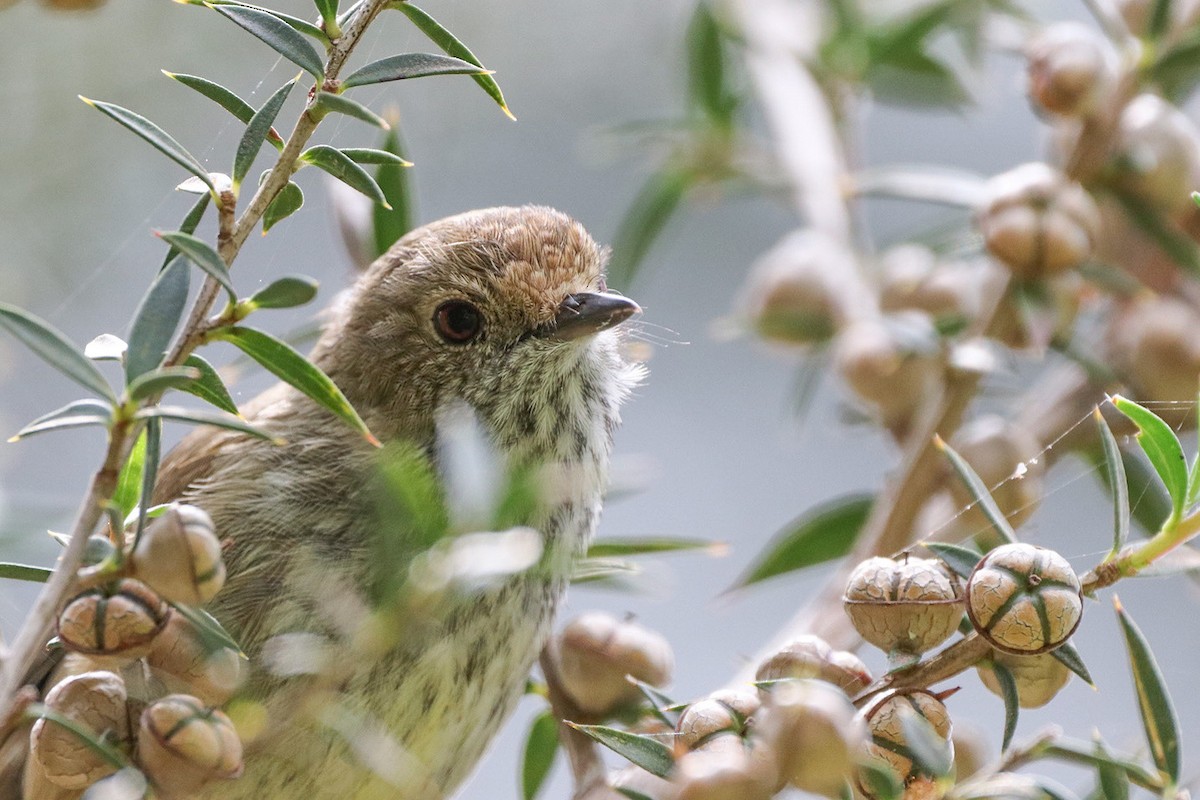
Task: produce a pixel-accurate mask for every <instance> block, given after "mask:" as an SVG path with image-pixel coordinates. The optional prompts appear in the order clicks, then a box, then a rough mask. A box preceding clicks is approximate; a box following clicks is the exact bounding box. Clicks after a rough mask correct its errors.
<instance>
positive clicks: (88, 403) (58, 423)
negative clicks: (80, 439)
mask: <svg viewBox="0 0 1200 800" xmlns="http://www.w3.org/2000/svg"><path fill="white" fill-rule="evenodd" d="M112 413H113V410H112V406H111V405H109V404H108V403H106V402H104V401H103V400H94V399H92V398H90V397H89V398H87V399H84V400H75V401H73V402H70V403H67V404H66V405H65V406H63V407H62V408H58V409H55V410H54V411H51V412H50V413H48V414H43V415H42V416H40V417H38V418H37V419H35V420H33V421H32V422H30V423H29V424H28V425H26V426H25V427H24V428H21V430H19V431H17V432H16V434H15V435H13V436H12V437H11V438H10V439H9V441H10V442H15V441H17V440H18V439H24V438H25V437H26V436H32V435H34V434H35V433H45V432H46V431H55V430H63V429H66V428H82V427H84V426H86V425H104V426H107V425H108V424H109V423H110V422H112Z"/></svg>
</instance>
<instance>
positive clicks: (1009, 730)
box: [985, 661, 1021, 753]
mask: <svg viewBox="0 0 1200 800" xmlns="http://www.w3.org/2000/svg"><path fill="white" fill-rule="evenodd" d="M985 669H990V670H991V671H992V674H994V675H995V676H996V683H998V684H1000V697H1001V698H1003V700H1004V736H1003V737H1002V738H1001V740H1000V752H1001V753H1004V752H1007V751H1008V746H1009V745H1010V744H1012V739H1013V734H1015V733H1016V732H1017V718H1018V716H1019V715H1020V713H1021V700H1020V696H1019V695H1018V694H1017V680H1016V678H1014V677H1013V674H1012V672H1011V671H1010V670H1009V668H1008V667H1006V666H1004V665H1003V664H1000V663H998V662H996V661H991V662H990V663H988V664H987V666H986V667H985Z"/></svg>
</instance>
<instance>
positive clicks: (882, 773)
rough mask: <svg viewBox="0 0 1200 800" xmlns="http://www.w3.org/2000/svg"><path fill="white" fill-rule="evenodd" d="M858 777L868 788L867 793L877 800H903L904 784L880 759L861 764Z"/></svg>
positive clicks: (864, 786) (865, 787)
mask: <svg viewBox="0 0 1200 800" xmlns="http://www.w3.org/2000/svg"><path fill="white" fill-rule="evenodd" d="M858 779H859V781H861V782H862V785H863V788H864V789H866V790H867V791H866V794H867V795H868V796H869V797H873V798H876V800H901V798H902V797H903V796H904V784H902V783H901V782H900V779H899V776H897V775H896V773H895V771H894V770H893V769H892V768H891V767H890V766H885V765H884V764H883V763H882V762H880V761H874V760H870V761H865V762H863V763H861V764H859V765H858ZM851 797H853V795H851Z"/></svg>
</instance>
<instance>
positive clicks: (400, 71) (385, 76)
mask: <svg viewBox="0 0 1200 800" xmlns="http://www.w3.org/2000/svg"><path fill="white" fill-rule="evenodd" d="M485 72H487V70H485V69H483V68H482V67H479V66H477V65H475V64H472V63H470V62H469V61H463V60H462V59H461V58H453V57H451V56H440V55H437V54H435V53H401V54H400V55H398V56H389V57H388V58H381V59H379V60H378V61H373V62H371V63H370V64H367V65H366V66H365V67H363V68H362V69H359V70H356V71H355V72H352V73H350V75H349V77H347V78H346V79H345V80H344V81H342V89H343V90H345V89H352V88H354V87H355V86H369V85H371V84H375V83H387V82H388V81H403V80H408V79H409V78H425V77H429V76H431V75H479V74H483V73H485Z"/></svg>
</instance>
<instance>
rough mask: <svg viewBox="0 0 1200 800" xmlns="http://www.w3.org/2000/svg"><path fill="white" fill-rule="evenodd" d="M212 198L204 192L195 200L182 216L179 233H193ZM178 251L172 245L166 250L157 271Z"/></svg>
mask: <svg viewBox="0 0 1200 800" xmlns="http://www.w3.org/2000/svg"><path fill="white" fill-rule="evenodd" d="M211 199H212V195H210V194H208V193H207V192H205V193H204V194H201V195H200V197H199V198H198V199H197V200H196V204H195V205H193V206H192V207H191V210H189V211H188V213H187V215H186V216H185V217H184V218H183V222H181V223H180V225H179V232H180V233H188V234H191V233H195V232H196V228H198V227H200V220H201V219H203V218H204V212H205V211H206V210H208V201H209V200H211ZM178 254H179V251H178V250H177V249H175V248H174V247H172V248H170V249H168V250H167V254H166V255H165V256H163V262H162V266H161V267H159V272H161V271H163V270H164V269H166V268H167V265H168V264H170V263H171V259H173V258H174V257H175V256H176V255H178Z"/></svg>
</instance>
